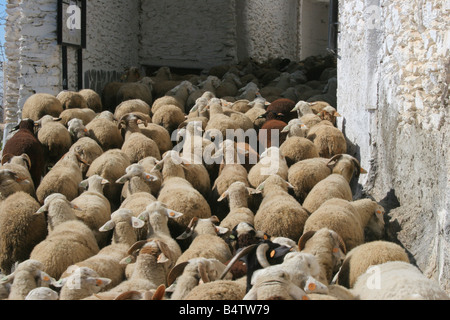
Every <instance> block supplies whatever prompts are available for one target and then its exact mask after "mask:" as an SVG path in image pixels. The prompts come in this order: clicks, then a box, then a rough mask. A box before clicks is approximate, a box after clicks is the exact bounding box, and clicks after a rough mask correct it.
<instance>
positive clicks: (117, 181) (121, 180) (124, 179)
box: [116, 175, 128, 184]
mask: <svg viewBox="0 0 450 320" xmlns="http://www.w3.org/2000/svg"><path fill="white" fill-rule="evenodd" d="M127 180H128V176H127V175H123V176H121V177H120V178H119V179H117V180H116V183H120V184H124V183H125V182H126V181H127Z"/></svg>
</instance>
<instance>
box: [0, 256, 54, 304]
mask: <svg viewBox="0 0 450 320" xmlns="http://www.w3.org/2000/svg"><path fill="white" fill-rule="evenodd" d="M1 282H2V283H11V287H10V292H9V296H8V300H25V298H26V297H27V295H28V294H29V293H30V291H31V290H33V289H36V288H39V287H49V286H50V285H51V284H54V283H56V280H55V279H54V278H52V277H51V276H50V275H49V274H48V273H47V272H45V271H44V265H43V264H42V263H41V262H39V261H37V260H35V259H27V260H25V261H23V262H21V263H19V264H18V265H17V267H16V269H15V270H14V271H13V272H12V273H11V274H9V275H8V276H6V277H4V278H2V279H1Z"/></svg>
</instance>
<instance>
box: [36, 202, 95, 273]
mask: <svg viewBox="0 0 450 320" xmlns="http://www.w3.org/2000/svg"><path fill="white" fill-rule="evenodd" d="M72 210H73V209H72V205H71V204H70V202H69V201H68V200H67V198H66V197H65V196H64V195H62V194H52V195H50V196H48V197H47V198H46V199H45V201H44V205H43V206H42V207H41V208H40V209H39V210H38V211H37V213H39V214H40V213H42V212H47V219H48V230H49V233H48V235H47V237H46V238H45V239H44V240H43V241H41V242H39V243H38V244H37V245H36V246H35V247H34V248H33V250H32V251H31V253H30V259H33V260H38V261H40V262H41V263H42V264H43V265H44V271H46V272H47V273H48V274H49V275H50V276H52V277H53V278H56V279H58V278H59V277H60V276H61V274H62V273H63V272H64V271H65V270H66V269H67V268H68V267H69V266H70V265H72V264H74V263H76V262H79V261H82V260H85V259H87V258H89V257H91V256H93V255H95V254H97V253H98V251H99V247H98V244H97V240H96V239H95V236H94V234H93V232H92V230H91V229H90V228H89V227H88V226H87V225H86V224H85V223H84V222H82V221H80V220H78V218H77V216H76V215H75V214H74V212H73V211H72Z"/></svg>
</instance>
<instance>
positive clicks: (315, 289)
mask: <svg viewBox="0 0 450 320" xmlns="http://www.w3.org/2000/svg"><path fill="white" fill-rule="evenodd" d="M303 290H304V291H305V292H306V293H328V287H327V286H325V285H324V284H323V283H321V282H320V281H317V280H316V279H314V278H313V277H311V276H308V277H307V278H306V281H305V286H304V288H303Z"/></svg>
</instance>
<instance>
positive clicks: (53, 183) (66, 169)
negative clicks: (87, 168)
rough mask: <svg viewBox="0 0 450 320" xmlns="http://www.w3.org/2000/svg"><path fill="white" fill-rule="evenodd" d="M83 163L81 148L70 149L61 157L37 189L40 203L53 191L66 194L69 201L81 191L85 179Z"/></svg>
mask: <svg viewBox="0 0 450 320" xmlns="http://www.w3.org/2000/svg"><path fill="white" fill-rule="evenodd" d="M81 163H84V164H87V163H86V161H85V160H84V159H83V154H82V150H81V148H75V149H74V150H70V151H69V152H67V153H66V154H65V156H64V157H63V158H61V159H60V160H59V161H58V162H57V163H56V164H55V165H54V166H53V168H52V169H51V170H50V172H48V173H47V174H46V175H45V176H44V177H43V178H42V181H41V183H40V184H39V186H38V187H37V189H36V197H37V200H38V201H39V202H40V203H43V202H44V200H45V198H46V197H48V196H49V195H51V194H53V193H62V194H64V195H65V196H66V197H67V199H68V200H69V201H71V200H73V199H75V198H76V197H77V196H78V195H79V193H80V190H79V184H80V182H81V181H82V180H83V172H82V170H81Z"/></svg>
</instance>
